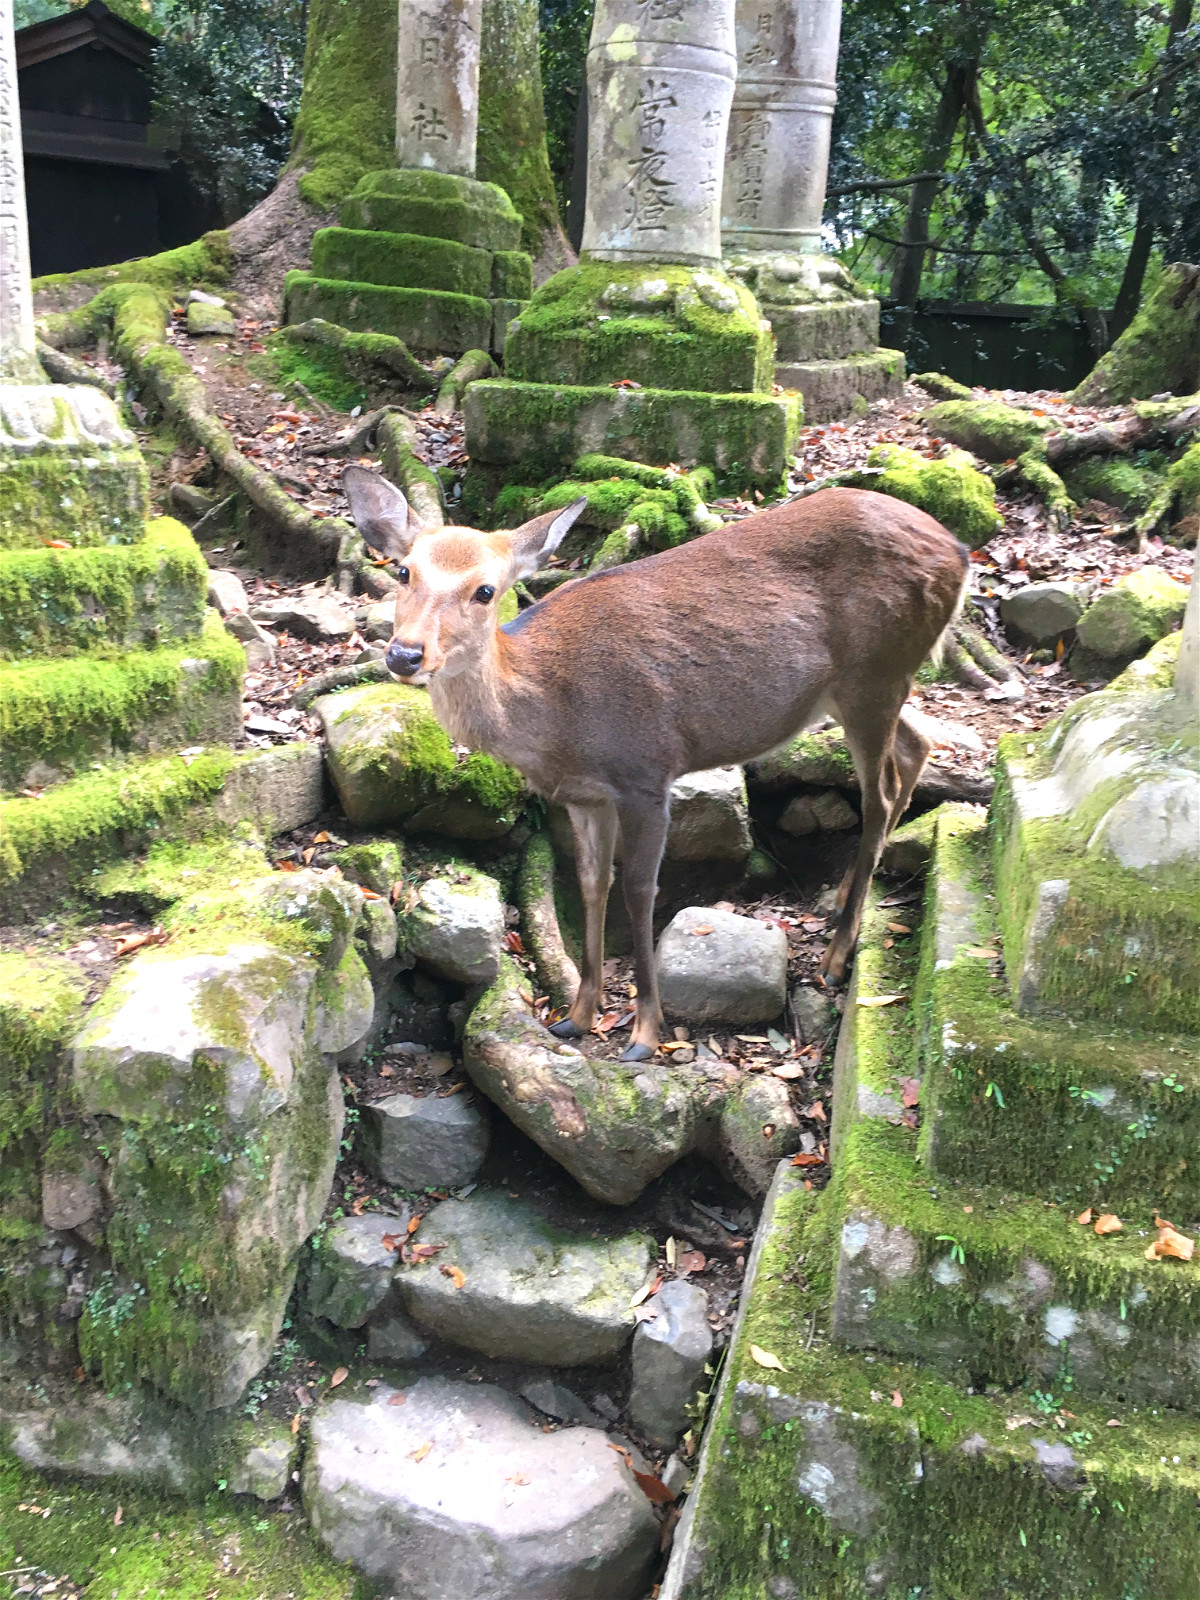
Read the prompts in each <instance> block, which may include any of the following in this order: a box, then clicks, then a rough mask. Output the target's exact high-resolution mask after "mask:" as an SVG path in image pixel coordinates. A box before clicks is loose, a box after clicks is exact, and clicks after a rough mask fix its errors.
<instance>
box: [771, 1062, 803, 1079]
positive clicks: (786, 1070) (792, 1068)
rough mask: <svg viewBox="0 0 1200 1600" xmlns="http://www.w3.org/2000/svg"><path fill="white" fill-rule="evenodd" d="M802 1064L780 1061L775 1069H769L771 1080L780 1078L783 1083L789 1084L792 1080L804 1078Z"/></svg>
mask: <svg viewBox="0 0 1200 1600" xmlns="http://www.w3.org/2000/svg"><path fill="white" fill-rule="evenodd" d="M804 1071H805V1068H804V1063H803V1062H802V1061H781V1062H780V1063H779V1065H778V1066H777V1067H772V1068H771V1076H772V1077H773V1078H782V1079H783V1080H784V1082H785V1083H790V1082H791V1081H792V1080H793V1079H794V1078H802V1077H803V1076H804Z"/></svg>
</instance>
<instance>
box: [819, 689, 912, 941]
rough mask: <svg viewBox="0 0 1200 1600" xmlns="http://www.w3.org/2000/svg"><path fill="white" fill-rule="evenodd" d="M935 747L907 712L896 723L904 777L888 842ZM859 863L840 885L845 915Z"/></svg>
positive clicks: (898, 762)
mask: <svg viewBox="0 0 1200 1600" xmlns="http://www.w3.org/2000/svg"><path fill="white" fill-rule="evenodd" d="M932 748H933V746H932V745H931V744H930V742H929V740H928V739H927V738H926V737H925V735H924V734H923V733H922V732H921V731H920V730H919V729H918V728H917V727H916V726H915V725H914V724H913V723H911V722H909V720H908V718H907V717H906V716H905V715H904V713H903V711H902V712H901V713H900V716H899V717H898V718H897V721H896V740H895V757H896V769H897V771H898V772H899V774H900V792H899V794H898V795H897V796H896V799H895V801H894V802H893V804H892V808H891V813H890V815H889V817H888V824H887V829H886V831H885V832H884V838H885V839H886V838H887V836H888V834H889V833H891V832H892V830H893V829H894V828H896V827H898V826H899V823H900V820H901V818H902V817H903V816H904V813H905V812H906V811H907V810H908V807H909V803H910V802H911V800H912V797H913V790H914V789H915V788H916V786H917V779H918V778H919V777H920V776H921V773H922V772H923V771H924V768H925V761H926V759H927V757H928V755H929V752H930V750H931V749H932ZM856 870H857V862H856V863H855V865H854V866H852V867H851V868H850V870H849V872H847V874H846V876H845V877H844V878H843V879H842V881H841V883H840V884H839V885H838V893H837V905H838V910H839V911H841V910H842V908H843V907H844V906H845V904H846V898H847V896H848V895H849V893H850V885H851V884H852V883H853V881H854V874H855V871H856Z"/></svg>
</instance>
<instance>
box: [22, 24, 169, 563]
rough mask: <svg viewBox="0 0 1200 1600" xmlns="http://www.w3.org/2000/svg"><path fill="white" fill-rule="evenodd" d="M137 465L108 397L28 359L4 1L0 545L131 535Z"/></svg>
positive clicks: (139, 481) (32, 352)
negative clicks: (57, 379) (64, 381)
mask: <svg viewBox="0 0 1200 1600" xmlns="http://www.w3.org/2000/svg"><path fill="white" fill-rule="evenodd" d="M147 505H148V500H147V478H146V469H145V465H144V463H143V462H142V459H141V456H140V455H139V453H138V451H137V448H136V446H135V444H134V439H133V435H132V434H131V433H129V431H128V430H127V429H126V428H124V427H123V426H122V424H121V419H120V417H119V416H118V414H117V409H116V407H115V406H114V405H113V403H112V401H111V400H110V399H108V397H107V396H106V395H104V394H101V393H100V391H99V390H98V389H89V388H84V387H82V386H77V385H60V384H51V383H49V382H48V381H47V378H46V374H45V373H44V372H43V371H42V369H41V366H40V365H39V363H38V359H37V347H36V341H35V336H34V322H33V292H32V287H31V284H30V277H29V228H28V225H27V222H26V215H25V164H24V159H23V155H22V149H21V108H20V102H19V100H18V96H17V67H16V47H15V44H14V40H13V11H12V6H11V5H9V4H8V3H7V0H5V3H4V5H3V7H2V8H0V507H3V511H4V516H3V520H2V521H0V549H17V548H21V547H23V546H29V547H31V548H38V549H40V548H42V547H43V545H44V544H45V542H46V540H47V539H48V538H54V539H58V540H63V541H65V542H67V543H69V544H72V545H84V544H127V543H131V542H132V541H133V540H136V539H140V538H141V536H142V528H143V524H144V521H145V516H146V510H147Z"/></svg>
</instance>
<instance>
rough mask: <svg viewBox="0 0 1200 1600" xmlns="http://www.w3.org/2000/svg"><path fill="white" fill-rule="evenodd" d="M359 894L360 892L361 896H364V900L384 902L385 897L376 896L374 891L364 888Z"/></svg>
mask: <svg viewBox="0 0 1200 1600" xmlns="http://www.w3.org/2000/svg"><path fill="white" fill-rule="evenodd" d="M358 892H359V894H361V895H362V897H363V899H364V900H382V899H383V896H382V895H381V894H376V893H375V891H374V889H362V888H360V889H359V891H358Z"/></svg>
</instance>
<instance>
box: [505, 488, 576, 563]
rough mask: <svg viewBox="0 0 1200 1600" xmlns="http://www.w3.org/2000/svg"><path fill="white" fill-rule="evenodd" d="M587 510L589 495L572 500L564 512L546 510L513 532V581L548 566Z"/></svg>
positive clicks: (564, 508) (511, 538) (510, 536)
mask: <svg viewBox="0 0 1200 1600" xmlns="http://www.w3.org/2000/svg"><path fill="white" fill-rule="evenodd" d="M586 510H587V496H586V495H582V496H581V497H580V498H579V499H578V500H572V501H571V504H570V505H569V506H564V507H563V509H562V510H561V511H544V512H543V513H542V515H541V516H540V517H534V519H533V521H532V522H526V523H524V524H523V525H522V526H521V527H519V528H517V529H515V530H514V532H513V533H511V534H510V535H509V538H510V540H511V541H512V551H513V575H512V581H513V582H514V583H516V582H517V581H518V580H519V579H521V578H527V577H528V576H529V574H530V573H531V572H536V571H537V569H538V568H539V567H544V566H545V565H546V563H547V561H549V559H550V557H551V556H552V555H553V554H554V552H555V551H556V550H557V549H558V547H559V545H560V544H561V543H562V542H563V540H564V539H565V538H566V537H567V535H568V533H570V531H571V529H572V528H573V527H574V526H575V523H576V522H577V521H578V520H579V518H580V517H581V516H582V515H583V513H584V512H585V511H586Z"/></svg>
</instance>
